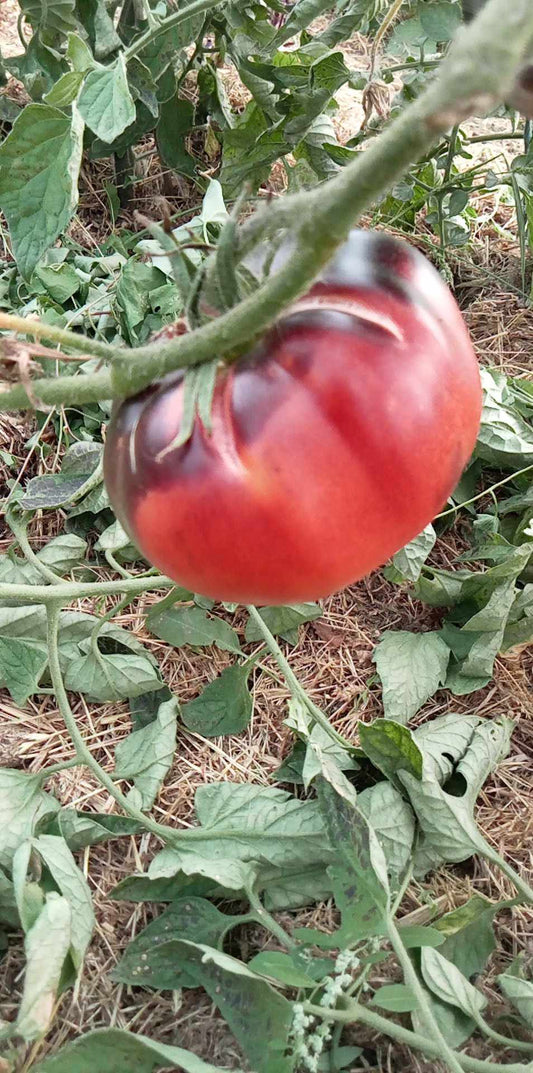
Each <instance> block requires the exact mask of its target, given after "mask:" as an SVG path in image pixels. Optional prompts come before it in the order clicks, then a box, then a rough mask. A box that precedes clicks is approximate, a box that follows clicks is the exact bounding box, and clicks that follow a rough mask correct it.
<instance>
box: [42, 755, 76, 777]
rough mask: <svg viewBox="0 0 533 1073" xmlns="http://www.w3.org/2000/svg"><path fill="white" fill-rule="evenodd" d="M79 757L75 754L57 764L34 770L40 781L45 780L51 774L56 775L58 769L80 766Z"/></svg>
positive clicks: (63, 769) (64, 769) (65, 769)
mask: <svg viewBox="0 0 533 1073" xmlns="http://www.w3.org/2000/svg"><path fill="white" fill-rule="evenodd" d="M80 763H81V761H80V759H79V757H78V756H75V757H74V758H73V759H72V760H62V761H61V763H59V764H50V767H43V768H41V770H40V771H37V772H36V775H37V776H38V778H39V779H40V780H41V782H46V780H47V779H50V778H51V777H52V775H57V774H58V773H59V772H60V771H67V770H68V769H69V768H72V767H80Z"/></svg>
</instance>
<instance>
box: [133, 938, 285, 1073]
mask: <svg viewBox="0 0 533 1073" xmlns="http://www.w3.org/2000/svg"><path fill="white" fill-rule="evenodd" d="M165 948H166V951H167V954H168V955H169V956H172V957H173V958H174V962H175V964H176V965H179V966H180V967H182V968H183V969H184V970H185V971H186V972H187V974H188V975H189V976H190V977H191V979H192V980H194V982H195V984H196V986H201V987H203V988H204V989H205V990H206V991H207V993H208V995H209V997H210V998H211V1000H212V1001H213V1002H214V1003H215V1005H216V1006H218V1008H219V1010H220V1012H221V1013H222V1016H223V1017H224V1019H225V1020H226V1021H227V1022H228V1024H229V1026H230V1028H231V1030H232V1032H233V1033H234V1035H235V1037H236V1039H237V1040H238V1042H239V1044H240V1045H241V1047H242V1048H243V1050H244V1052H245V1054H246V1056H247V1058H248V1060H249V1062H250V1064H251V1066H252V1068H253V1069H254V1070H256V1071H257V1073H292V1070H293V1068H294V1059H293V1058H292V1057H289V1056H288V1055H286V1053H285V1052H286V1050H287V1045H288V1038H289V1032H290V1027H291V1023H292V1003H291V1002H288V1000H287V999H285V998H283V996H282V995H280V994H279V993H278V992H277V991H275V990H274V988H272V987H271V986H270V984H269V983H267V981H266V980H264V979H262V978H261V977H260V976H256V974H255V973H253V972H251V971H250V969H248V968H247V967H246V965H243V963H242V962H241V961H237V960H236V958H232V957H229V956H228V955H227V954H223V953H221V952H220V951H218V950H216V949H214V948H213V947H209V946H205V945H204V944H200V943H191V942H186V941H184V940H180V941H178V940H173V941H171V942H169V943H166V944H165ZM161 949H163V948H160V950H159V951H158V953H160V952H161ZM152 956H153V954H152V955H151V954H150V953H148V964H149V963H150V960H151V957H152Z"/></svg>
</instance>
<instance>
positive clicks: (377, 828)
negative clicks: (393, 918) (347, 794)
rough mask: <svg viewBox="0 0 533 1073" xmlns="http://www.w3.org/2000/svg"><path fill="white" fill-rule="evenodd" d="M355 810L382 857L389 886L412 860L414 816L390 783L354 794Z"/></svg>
mask: <svg viewBox="0 0 533 1073" xmlns="http://www.w3.org/2000/svg"><path fill="white" fill-rule="evenodd" d="M357 805H358V808H359V811H360V812H362V814H363V816H364V817H365V819H366V820H367V822H368V823H369V825H370V827H372V828H373V830H374V832H375V834H376V837H377V840H378V842H379V844H380V846H381V848H382V850H383V853H384V854H385V860H386V862H387V871H388V873H389V876H390V878H391V883H392V886H393V887H395V888H396V887H397V886H398V885H399V883H400V880H401V878H402V876H403V875H404V873H405V870H406V868H407V866H408V864H409V862H410V861H411V859H412V854H413V842H414V837H415V817H414V813H413V810H412V808H411V806H410V805H409V804H408V803H407V801H405V799H404V798H403V797H402V795H401V793H400V792H399V790H397V789H396V787H395V786H393V785H392V783H390V782H378V783H376V785H375V786H369V787H368V788H367V789H366V790H363V791H362V792H361V793H360V794H358V795H357Z"/></svg>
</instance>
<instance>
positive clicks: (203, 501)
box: [104, 231, 481, 604]
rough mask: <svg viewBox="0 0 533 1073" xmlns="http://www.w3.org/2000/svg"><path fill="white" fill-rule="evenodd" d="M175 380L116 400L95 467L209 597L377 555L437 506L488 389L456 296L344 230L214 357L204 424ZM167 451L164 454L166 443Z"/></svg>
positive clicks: (156, 548)
mask: <svg viewBox="0 0 533 1073" xmlns="http://www.w3.org/2000/svg"><path fill="white" fill-rule="evenodd" d="M182 405H183V376H182V374H181V373H173V374H171V375H170V376H168V377H166V378H165V379H164V380H162V381H161V382H159V383H156V384H153V385H152V386H151V387H150V388H148V389H147V390H146V391H144V392H143V393H141V394H140V395H138V396H136V397H135V398H131V399H127V400H126V401H125V402H123V403H121V404H120V405H119V406H118V407H116V408H115V411H114V413H113V416H112V419H111V423H110V426H109V429H108V434H107V440H106V448H105V460H104V461H105V478H106V483H107V487H108V490H109V495H110V497H111V502H112V504H113V506H114V509H115V511H116V514H117V517H118V518H119V519H120V521H121V523H122V525H123V527H124V528H125V529H126V531H127V532H128V533H129V534H130V536H131V538H132V539H133V540H134V542H135V543H136V544H137V546H138V547H139V548H140V550H141V551H142V553H143V554H144V555H145V556H146V558H147V559H148V560H149V561H150V562H152V563H154V564H155V565H156V566H157V567H159V569H160V570H162V571H163V572H164V573H166V574H168V575H170V577H172V578H174V579H175V580H176V582H179V583H180V584H181V585H184V586H185V587H187V588H188V589H190V590H192V591H194V592H199V593H202V594H203V595H206V596H210V597H213V598H215V599H223V600H228V601H235V602H239V603H264V604H278V603H290V602H294V601H298V600H308V599H316V598H317V597H321V596H326V595H327V594H329V593H331V592H334V591H336V590H338V589H341V588H343V587H344V586H346V585H347V584H349V583H350V582H353V581H356V580H357V579H358V578H361V577H363V576H364V575H365V574H367V573H369V571H371V570H373V569H374V568H375V567H378V566H380V565H381V564H382V563H383V562H385V560H386V559H388V558H389V557H390V556H391V555H392V554H393V553H394V552H396V551H397V550H398V549H399V548H401V547H403V545H404V544H406V543H407V542H408V541H409V540H411V539H412V538H413V537H414V536H416V534H417V533H419V532H420V530H421V529H423V528H424V526H425V525H426V524H427V523H428V522H429V521H431V519H432V518H433V517H434V516H435V514H436V513H437V512H438V511H439V510H440V509H441V508H442V506H443V504H444V503H445V502H446V500H447V498H448V496H449V495H450V493H451V492H452V491H453V488H454V487H455V485H456V483H457V481H458V479H459V477H460V475H461V472H462V470H463V467H464V466H465V464H466V462H467V461H468V459H469V457H470V454H471V452H472V449H473V447H474V444H475V441H476V436H477V431H478V426H479V420H480V412H481V388H480V378H479V371H478V367H477V363H476V358H475V356H474V352H473V350H472V345H471V343H470V340H469V336H468V333H467V330H466V327H465V324H464V322H463V319H462V317H461V314H460V312H459V309H458V306H457V305H456V302H455V300H454V298H453V297H452V295H451V293H450V291H449V290H448V288H447V287H446V285H445V284H444V282H443V281H442V279H441V278H440V276H439V274H438V272H437V271H436V270H435V269H434V268H433V267H432V266H431V265H430V264H429V262H428V261H427V260H426V259H425V258H424V257H423V256H422V255H421V254H420V253H418V252H417V251H416V250H414V249H412V248H410V247H409V246H408V245H406V244H405V243H401V242H398V241H396V240H395V239H392V238H390V237H388V236H385V235H383V234H380V233H375V232H374V233H367V232H362V231H354V232H352V233H351V235H350V237H349V239H348V241H347V242H346V244H345V245H344V246H343V247H342V248H341V249H340V251H339V252H338V254H337V255H336V257H335V258H334V260H333V262H332V263H331V264H330V266H329V267H328V269H327V270H326V271H325V272H324V274H323V276H322V277H321V279H320V280H319V281H318V282H317V283H316V284H315V285H314V286H313V288H312V289H311V291H310V292H309V294H308V295H307V296H306V297H305V298H303V299H301V300H300V301H299V302H297V303H296V305H295V306H293V307H292V308H291V309H290V310H288V311H287V312H286V313H285V314H284V315H283V316H282V317H281V319H280V320H279V321H278V322H277V324H276V325H275V326H274V328H273V329H272V330H270V331H269V332H268V334H267V335H266V336H265V337H264V338H263V340H262V341H261V342H260V343H259V344H258V345H257V346H255V347H253V348H252V349H251V351H250V353H249V354H247V355H245V356H244V357H243V358H242V359H241V360H239V361H238V362H237V363H236V364H233V365H229V366H225V367H222V368H221V371H220V374H219V376H218V380H217V384H216V388H215V395H214V402H213V413H212V432H211V434H208V433H207V432H206V430H205V428H204V427H203V425H202V424H201V422H200V420H199V418H197V419H196V423H195V426H194V429H193V433H192V436H191V438H190V440H189V441H188V442H187V443H186V444H185V445H183V446H181V447H178V448H172V446H171V445H172V442H173V441H174V440H175V438H176V436H177V433H178V430H179V428H180V422H181V416H182ZM169 447H170V449H168V448H169Z"/></svg>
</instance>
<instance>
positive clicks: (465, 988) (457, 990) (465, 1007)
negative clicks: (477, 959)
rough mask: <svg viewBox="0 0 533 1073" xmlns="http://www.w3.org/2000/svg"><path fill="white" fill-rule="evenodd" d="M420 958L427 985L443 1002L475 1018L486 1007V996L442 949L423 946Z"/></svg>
mask: <svg viewBox="0 0 533 1073" xmlns="http://www.w3.org/2000/svg"><path fill="white" fill-rule="evenodd" d="M420 959H421V960H420V964H421V968H422V976H423V977H424V982H425V984H426V986H427V987H429V988H430V989H431V991H433V994H434V995H436V996H437V998H439V999H440V1000H441V1001H442V1002H447V1003H449V1005H450V1006H457V1007H458V1008H459V1009H460V1010H461V1011H462V1012H463V1013H464V1014H466V1016H467V1017H472V1018H474V1019H475V1018H476V1017H477V1016H478V1015H479V1014H480V1013H481V1011H482V1010H484V1009H485V1006H486V1005H487V999H486V998H485V996H484V995H483V994H482V993H481V991H478V990H477V989H476V988H475V987H473V985H472V984H471V983H470V982H469V981H468V980H467V979H466V976H463V974H462V972H460V971H459V969H458V968H457V967H456V966H455V965H454V964H453V963H452V962H451V961H447V960H446V958H445V957H443V955H442V954H441V953H440V951H438V950H434V949H432V948H431V947H427V946H426V947H423V949H422V950H421V954H420Z"/></svg>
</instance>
